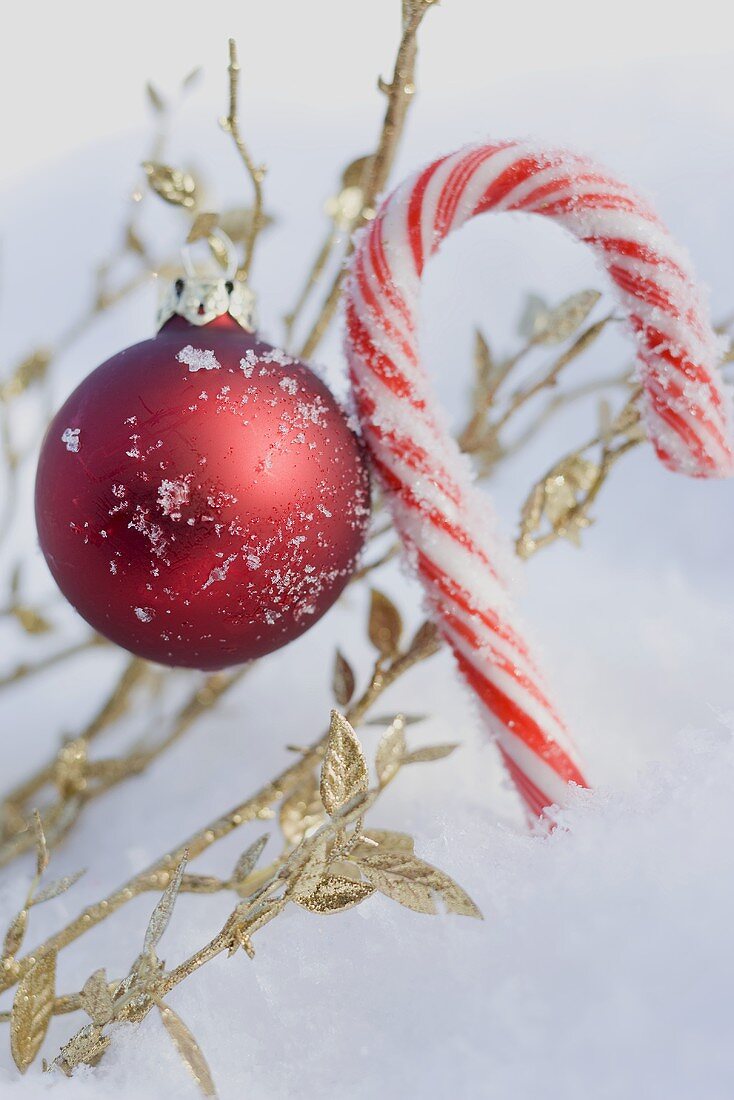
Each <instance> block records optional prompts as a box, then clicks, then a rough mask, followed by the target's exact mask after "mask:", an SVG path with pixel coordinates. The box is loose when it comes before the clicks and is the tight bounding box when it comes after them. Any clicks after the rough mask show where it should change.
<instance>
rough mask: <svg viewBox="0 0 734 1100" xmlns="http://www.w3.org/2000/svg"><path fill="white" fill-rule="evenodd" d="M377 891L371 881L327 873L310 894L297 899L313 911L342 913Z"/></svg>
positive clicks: (304, 906) (305, 907) (300, 903)
mask: <svg viewBox="0 0 734 1100" xmlns="http://www.w3.org/2000/svg"><path fill="white" fill-rule="evenodd" d="M374 892H375V888H374V886H371V885H370V884H369V882H359V881H355V880H354V879H352V878H345V877H344V876H343V875H326V876H325V877H324V878H322V879H321V880H320V882H319V883H318V885H317V886H316V888H315V889H314V890H312V891H311V893H310V894H307V895H305V896H303V897H298V898H296V899H295V900H296V901H297V902H298V904H299V905H301V906H303V908H304V909H308V910H310V912H312V913H341V912H343V911H344V910H345V909H351V908H352V907H353V906H355V905H359V903H360V902H361V901H364V900H365V898H368V897H369V896H370V895H371V894H373V893H374Z"/></svg>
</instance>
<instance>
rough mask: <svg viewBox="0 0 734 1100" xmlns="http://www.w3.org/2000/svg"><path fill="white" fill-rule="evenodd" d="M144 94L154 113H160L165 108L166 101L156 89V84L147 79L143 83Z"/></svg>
mask: <svg viewBox="0 0 734 1100" xmlns="http://www.w3.org/2000/svg"><path fill="white" fill-rule="evenodd" d="M145 94H146V95H147V97H148V102H149V103H150V105H151V107H152V108H153V110H154V111H155V112H156V114H159V115H162V114H163V112H164V111H165V109H166V101H165V99H164V98H163V96H162V95H161V93H160V92H159V91H158V89H157V88H156V86H155V85H154V84H153V83H152V82H151V81H150V80H149V81H147V83H146V85H145Z"/></svg>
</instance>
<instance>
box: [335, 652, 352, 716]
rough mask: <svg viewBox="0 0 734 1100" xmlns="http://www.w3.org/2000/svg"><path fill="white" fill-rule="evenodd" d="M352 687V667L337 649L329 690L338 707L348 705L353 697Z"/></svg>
mask: <svg viewBox="0 0 734 1100" xmlns="http://www.w3.org/2000/svg"><path fill="white" fill-rule="evenodd" d="M354 687H355V680H354V672H353V671H352V666H351V665H350V664H349V661H348V660H347V659H346V657H345V656H344V655H343V654H342V652H341V650H339V649H337V651H336V656H335V658H334V671H333V673H332V677H331V689H332V691H333V693H334V698H335V700H336V702H337V703H338V704H339V706H340V707H346V706H348V705H349V700H350V699H351V698H352V696H353V695H354Z"/></svg>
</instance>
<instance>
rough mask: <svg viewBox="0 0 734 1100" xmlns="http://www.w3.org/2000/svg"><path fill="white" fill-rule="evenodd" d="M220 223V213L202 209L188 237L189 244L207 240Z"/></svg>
mask: <svg viewBox="0 0 734 1100" xmlns="http://www.w3.org/2000/svg"><path fill="white" fill-rule="evenodd" d="M218 225H219V214H216V213H213V212H212V211H202V212H201V213H200V214H197V215H196V217H195V218H194V220H193V222H192V224H191V229H190V230H189V234H188V236H187V238H186V242H187V244H193V243H194V242H195V241H204V240H206V239H207V237H210V236H211V235H212V233H213V232H214V230H215V229H216V228H217V226H218Z"/></svg>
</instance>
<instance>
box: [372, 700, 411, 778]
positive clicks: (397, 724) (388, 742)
mask: <svg viewBox="0 0 734 1100" xmlns="http://www.w3.org/2000/svg"><path fill="white" fill-rule="evenodd" d="M404 756H405V720H404V718H403V716H402V714H398V715H397V717H396V718H395V719H394V720H393V722H392V723H391V724H390V726H388V728H387V729H386V730H385V732H384V734H383V735H382V737H381V738H380V742H379V744H378V746H377V754H376V756H375V770H376V772H377V778H378V780H379V783H380V786H381V787H384V786H386V785H387V784H388V783H389V782H390V780H391V779H394V778H395V776H396V775H397V774H398V772H399V771H400V766H401V764H402V763H403V758H404Z"/></svg>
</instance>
